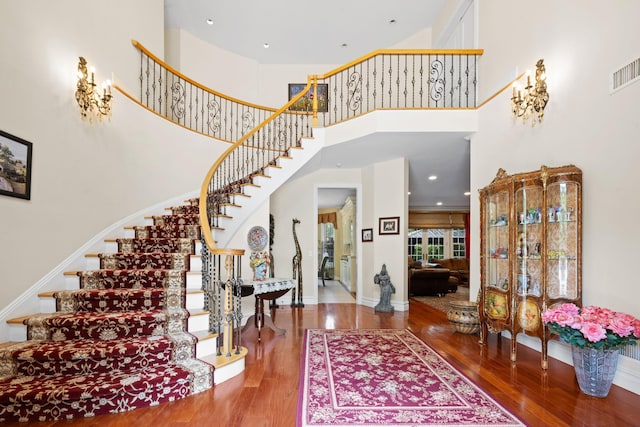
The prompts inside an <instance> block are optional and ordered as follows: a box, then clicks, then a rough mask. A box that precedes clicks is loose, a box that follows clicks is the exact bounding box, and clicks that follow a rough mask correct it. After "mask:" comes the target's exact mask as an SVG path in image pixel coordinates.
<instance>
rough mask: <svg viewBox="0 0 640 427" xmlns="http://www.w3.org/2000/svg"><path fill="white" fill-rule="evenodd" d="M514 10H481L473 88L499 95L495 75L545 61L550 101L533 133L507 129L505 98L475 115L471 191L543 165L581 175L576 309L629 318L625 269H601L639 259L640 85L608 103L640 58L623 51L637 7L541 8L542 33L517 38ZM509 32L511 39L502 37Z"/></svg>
mask: <svg viewBox="0 0 640 427" xmlns="http://www.w3.org/2000/svg"><path fill="white" fill-rule="evenodd" d="M517 5H518V3H514V2H499V1H484V2H480V9H479V13H480V22H481V23H482V25H481V27H480V28H479V35H480V40H479V42H480V45H481V46H482V47H483V48H484V49H485V55H484V57H483V59H482V61H481V69H480V75H481V76H482V79H481V86H482V87H483V88H486V87H487V86H489V87H495V86H501V85H503V84H505V83H506V82H505V81H504V70H507V69H510V70H514V73H515V70H521V71H524V70H525V69H526V68H535V63H536V61H537V60H538V59H539V58H544V60H545V64H546V71H547V76H548V77H547V84H548V91H549V93H550V100H549V104H548V106H547V109H546V111H545V117H544V122H543V123H542V124H540V125H537V126H536V127H531V125H523V124H522V123H521V122H518V123H513V120H512V117H511V112H510V103H509V97H510V96H511V91H510V90H508V91H506V92H505V93H503V94H502V95H501V96H499V97H498V98H497V99H495V100H494V101H492V102H491V103H489V104H488V105H487V106H486V107H484V108H483V109H481V111H480V125H479V128H480V132H478V133H477V135H475V136H474V137H473V139H472V141H471V165H472V166H471V184H472V191H473V192H474V194H477V193H476V192H475V191H474V190H477V189H478V188H480V187H483V186H484V185H486V184H488V183H489V182H491V180H492V179H493V177H494V176H495V173H496V172H497V170H498V168H500V167H502V168H504V169H505V170H506V171H507V172H509V173H515V172H521V171H529V170H535V169H538V168H539V167H540V165H543V164H545V165H548V166H559V165H565V164H575V165H576V166H578V167H580V168H581V169H582V171H583V174H584V185H583V272H582V278H583V301H584V303H585V304H601V305H605V306H607V307H609V308H612V309H615V310H620V311H626V312H629V313H632V314H634V315H635V316H636V317H638V316H640V305H638V304H637V301H638V296H640V291H639V290H638V286H637V285H636V283H635V281H634V280H633V279H631V280H630V279H629V274H628V271H625V269H624V268H604V267H605V264H603V263H604V262H605V261H604V260H606V259H615V260H616V262H615V265H616V266H620V265H633V264H634V262H635V260H636V258H637V257H638V254H639V252H638V249H637V245H636V240H637V239H636V238H635V237H636V236H638V232H637V215H635V212H638V211H639V210H640V197H638V192H637V182H639V181H640V169H639V168H638V165H637V160H638V159H639V158H640V144H638V141H637V139H638V131H639V129H640V121H639V120H638V117H639V113H640V109H639V108H638V99H639V98H640V84H634V85H631V86H629V87H628V88H627V89H625V90H622V91H620V92H618V93H615V94H613V95H609V94H608V78H609V73H610V72H611V71H612V70H614V69H615V68H617V67H619V66H620V65H622V64H625V63H626V62H628V61H630V60H632V59H634V58H637V57H638V56H639V55H640V50H639V49H638V45H637V44H633V43H629V41H630V40H640V26H638V25H637V23H636V18H637V16H640V2H628V1H614V2H611V3H610V4H607V5H603V4H602V3H600V2H596V1H588V2H584V1H577V0H575V1H563V2H554V1H550V0H549V1H540V2H538V3H536V9H537V10H546V11H548V12H549V13H547V14H545V25H544V28H543V31H535V33H534V32H532V31H531V32H529V31H522V26H521V23H522V19H523V11H522V9H521V8H519V7H517ZM569 17H571V19H568V18H569ZM595 29H597V30H595ZM516 31H517V34H518V35H519V36H518V37H505V34H515V32H516ZM485 82H486V84H485ZM481 99H483V97H482V96H481ZM497 153H500V155H499V156H498V155H496V154H497ZM471 209H472V211H471V212H472V223H473V224H474V226H473V230H472V235H475V236H478V235H479V234H478V232H479V230H478V219H479V206H478V200H477V198H473V199H472V206H471ZM477 242H478V240H476V244H475V246H473V247H472V248H473V249H477V247H478V246H477ZM472 259H473V267H474V268H473V273H472V275H471V277H472V279H473V282H474V285H477V279H478V277H479V274H478V268H479V261H478V252H477V250H476V251H474V253H473V254H472ZM606 265H607V267H609V266H610V263H609V262H607V263H606ZM471 294H472V295H474V294H475V293H474V291H473V290H472V292H471Z"/></svg>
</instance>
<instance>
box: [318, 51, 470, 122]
mask: <svg viewBox="0 0 640 427" xmlns="http://www.w3.org/2000/svg"><path fill="white" fill-rule="evenodd" d="M481 54H482V50H398V51H396V50H379V51H375V52H372V53H371V54H369V55H366V56H364V57H362V58H359V59H358V60H356V61H353V62H351V63H349V64H347V65H344V66H342V67H340V68H337V69H336V70H334V71H331V72H329V73H327V74H324V75H321V76H317V78H318V81H319V82H322V83H327V84H328V85H329V93H330V94H331V96H330V98H329V108H328V111H327V112H325V113H323V112H318V120H319V123H318V126H328V125H331V124H335V123H339V122H342V121H344V120H347V119H351V118H353V117H357V116H360V115H363V114H366V113H369V112H371V111H374V110H382V109H434V108H443V109H445V108H446V109H456V108H459V109H467V108H475V107H476V106H477V96H476V93H477V83H478V79H477V62H478V57H479V56H480V55H481Z"/></svg>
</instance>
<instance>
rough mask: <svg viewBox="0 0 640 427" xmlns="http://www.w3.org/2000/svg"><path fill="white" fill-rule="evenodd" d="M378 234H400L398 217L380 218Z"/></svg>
mask: <svg viewBox="0 0 640 427" xmlns="http://www.w3.org/2000/svg"><path fill="white" fill-rule="evenodd" d="M378 234H400V217H399V216H391V217H387V218H380V219H379V230H378Z"/></svg>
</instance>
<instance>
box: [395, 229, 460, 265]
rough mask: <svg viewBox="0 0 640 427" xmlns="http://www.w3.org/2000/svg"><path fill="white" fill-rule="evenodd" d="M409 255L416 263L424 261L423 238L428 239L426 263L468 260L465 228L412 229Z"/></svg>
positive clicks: (410, 231) (409, 238) (409, 240)
mask: <svg viewBox="0 0 640 427" xmlns="http://www.w3.org/2000/svg"><path fill="white" fill-rule="evenodd" d="M408 236H409V237H408V242H407V244H408V253H409V256H410V257H411V258H412V259H413V260H414V261H423V252H422V251H423V236H426V237H427V239H426V240H427V241H426V254H425V255H424V261H429V260H438V259H446V258H466V255H467V254H466V245H465V230H464V228H429V229H425V230H421V229H414V228H410V229H409V233H408Z"/></svg>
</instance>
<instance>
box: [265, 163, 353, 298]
mask: <svg viewBox="0 0 640 427" xmlns="http://www.w3.org/2000/svg"><path fill="white" fill-rule="evenodd" d="M360 184H361V177H360V170H359V169H337V170H329V169H321V170H318V171H316V172H314V173H311V174H309V175H305V176H303V177H301V178H298V179H291V180H289V182H287V183H286V184H285V185H283V186H282V187H280V188H279V189H278V190H277V191H276V192H274V193H273V194H272V195H271V213H272V214H273V216H274V221H275V232H274V242H273V254H274V258H275V260H274V263H275V267H276V268H275V275H276V277H292V271H293V270H292V260H293V256H294V255H295V253H296V250H295V244H294V241H293V230H292V220H293V218H297V219H299V220H300V224H298V225H297V226H296V233H297V236H298V241H299V243H300V249H301V252H302V272H303V278H302V280H303V286H304V288H303V297H304V302H305V304H308V303H314V302H317V296H318V289H317V285H318V280H317V279H318V278H317V271H318V270H317V269H318V265H317V264H318V261H317V259H316V252H317V242H318V240H317V234H318V231H317V223H318V211H317V210H316V209H315V208H314V205H315V206H317V201H316V202H315V203H314V198H316V197H317V188H318V187H331V186H336V185H339V186H349V187H358V186H360ZM357 233H359V230H358V231H357Z"/></svg>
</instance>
